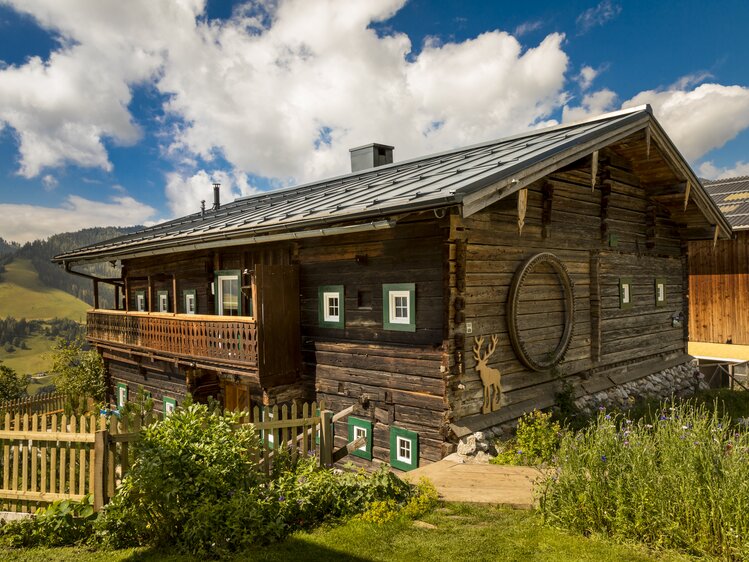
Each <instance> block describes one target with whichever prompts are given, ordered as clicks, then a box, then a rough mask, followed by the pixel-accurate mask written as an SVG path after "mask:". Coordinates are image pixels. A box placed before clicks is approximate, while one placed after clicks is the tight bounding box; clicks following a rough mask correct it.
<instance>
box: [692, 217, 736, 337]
mask: <svg viewBox="0 0 749 562" xmlns="http://www.w3.org/2000/svg"><path fill="white" fill-rule="evenodd" d="M689 295H690V303H689V315H690V316H689V318H690V321H689V339H690V340H691V341H696V342H710V343H734V344H741V345H749V232H747V231H743V232H738V233H737V234H736V240H718V243H717V245H715V247H713V242H712V240H710V241H697V242H690V243H689Z"/></svg>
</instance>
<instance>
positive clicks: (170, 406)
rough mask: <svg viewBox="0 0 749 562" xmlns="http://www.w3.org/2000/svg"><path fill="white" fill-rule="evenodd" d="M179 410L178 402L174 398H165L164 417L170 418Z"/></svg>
mask: <svg viewBox="0 0 749 562" xmlns="http://www.w3.org/2000/svg"><path fill="white" fill-rule="evenodd" d="M176 408H177V401H176V400H175V399H174V398H169V397H168V396H164V415H165V416H168V415H169V414H171V413H172V412H173V411H174V410H175V409H176Z"/></svg>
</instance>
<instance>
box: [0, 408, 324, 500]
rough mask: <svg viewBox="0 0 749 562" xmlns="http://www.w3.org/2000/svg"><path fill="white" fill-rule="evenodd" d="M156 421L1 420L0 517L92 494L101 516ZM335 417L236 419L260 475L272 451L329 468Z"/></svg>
mask: <svg viewBox="0 0 749 562" xmlns="http://www.w3.org/2000/svg"><path fill="white" fill-rule="evenodd" d="M156 417H157V416H155V415H153V414H149V415H148V416H145V417H144V418H140V417H136V418H135V419H134V420H132V421H127V420H125V419H118V418H117V417H115V416H111V417H108V416H104V415H101V416H100V415H81V416H67V415H64V414H59V413H51V414H47V413H44V414H32V415H29V414H19V413H15V414H13V415H11V414H10V413H6V414H5V416H4V418H2V428H1V429H0V450H2V458H1V462H2V466H1V467H0V474H1V476H2V480H1V481H0V511H11V512H26V513H32V512H34V511H35V510H36V509H37V508H38V507H44V506H46V505H48V504H50V503H51V502H53V501H55V500H59V499H73V500H80V499H82V498H83V497H84V496H86V495H88V494H93V499H94V508H95V509H96V510H99V509H101V507H102V506H104V505H105V504H106V503H107V501H108V499H109V498H111V497H112V496H114V494H115V493H116V490H117V486H118V485H119V483H120V482H121V480H122V477H123V476H124V475H125V474H126V473H127V471H128V469H129V467H130V463H131V462H132V458H131V457H132V455H131V444H132V443H133V442H135V441H137V440H138V439H139V437H140V433H141V429H142V427H143V426H144V425H147V424H149V423H152V422H153V421H154V420H155V419H156ZM332 421H333V414H332V412H330V411H326V410H324V409H323V404H319V405H318V404H316V403H315V402H313V403H312V404H303V405H301V407H299V408H298V407H297V406H296V405H292V406H291V407H290V408H289V407H288V406H282V407H280V408H279V407H277V406H274V407H272V408H263V409H261V408H258V407H255V408H254V409H253V410H252V412H247V413H246V414H245V415H244V416H242V417H241V419H240V423H241V424H252V425H253V426H254V427H255V429H256V431H257V432H258V434H259V437H260V440H261V446H260V447H259V448H257V449H255V450H253V451H252V460H253V462H254V463H256V465H257V466H258V467H259V468H260V469H262V470H264V471H265V472H266V473H267V472H269V471H270V469H271V467H272V464H273V462H274V458H275V457H276V456H277V454H278V451H279V450H281V449H283V450H285V451H287V452H288V454H289V455H291V457H292V459H294V460H295V459H297V458H298V457H299V456H300V455H316V456H318V457H319V462H320V464H321V465H322V466H331V465H332V463H333V436H332Z"/></svg>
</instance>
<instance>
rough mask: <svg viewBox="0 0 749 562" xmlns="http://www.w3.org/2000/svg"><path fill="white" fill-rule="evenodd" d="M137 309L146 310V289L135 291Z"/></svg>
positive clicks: (139, 310)
mask: <svg viewBox="0 0 749 562" xmlns="http://www.w3.org/2000/svg"><path fill="white" fill-rule="evenodd" d="M135 310H137V311H138V312H145V311H146V293H145V291H138V292H137V293H135Z"/></svg>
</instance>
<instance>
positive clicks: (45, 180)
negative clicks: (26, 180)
mask: <svg viewBox="0 0 749 562" xmlns="http://www.w3.org/2000/svg"><path fill="white" fill-rule="evenodd" d="M58 183H59V182H58V181H57V178H55V176H53V175H52V174H47V175H45V176H42V185H43V186H44V191H53V190H54V189H55V188H56V187H57V185H58Z"/></svg>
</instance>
